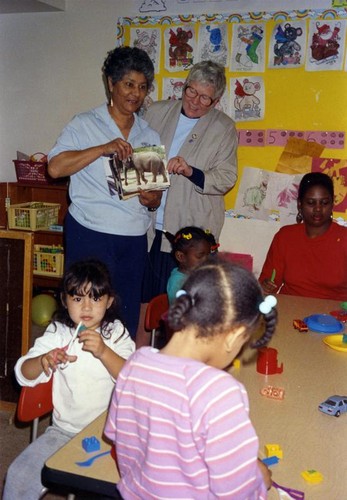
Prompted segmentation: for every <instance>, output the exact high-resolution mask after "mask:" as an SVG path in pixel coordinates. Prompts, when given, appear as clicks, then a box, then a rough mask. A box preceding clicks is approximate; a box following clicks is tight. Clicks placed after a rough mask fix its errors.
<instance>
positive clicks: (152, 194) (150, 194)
mask: <svg viewBox="0 0 347 500" xmlns="http://www.w3.org/2000/svg"><path fill="white" fill-rule="evenodd" d="M162 195H163V191H159V190H156V191H142V190H141V191H140V194H139V202H140V203H141V205H143V206H144V207H147V208H158V207H159V206H160V202H161V197H162Z"/></svg>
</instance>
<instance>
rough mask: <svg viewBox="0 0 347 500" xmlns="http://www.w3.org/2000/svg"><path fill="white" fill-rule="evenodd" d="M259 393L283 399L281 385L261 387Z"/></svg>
mask: <svg viewBox="0 0 347 500" xmlns="http://www.w3.org/2000/svg"><path fill="white" fill-rule="evenodd" d="M260 394H261V395H262V396H266V397H267V398H271V399H284V389H283V388H282V387H274V386H273V385H268V386H266V387H263V388H262V389H261V390H260Z"/></svg>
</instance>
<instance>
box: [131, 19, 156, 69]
mask: <svg viewBox="0 0 347 500" xmlns="http://www.w3.org/2000/svg"><path fill="white" fill-rule="evenodd" d="M130 45H131V46H132V47H138V48H139V49H142V50H144V51H145V52H147V54H148V55H149V57H150V58H151V61H152V63H153V64H154V71H155V73H158V72H159V59H160V49H161V46H160V29H158V28H136V29H135V28H131V29H130Z"/></svg>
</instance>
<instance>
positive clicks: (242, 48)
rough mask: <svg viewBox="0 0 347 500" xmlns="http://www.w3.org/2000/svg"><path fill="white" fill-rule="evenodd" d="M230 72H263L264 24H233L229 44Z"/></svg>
mask: <svg viewBox="0 0 347 500" xmlns="http://www.w3.org/2000/svg"><path fill="white" fill-rule="evenodd" d="M231 47H232V49H231V56H230V69H231V71H238V72H240V71H247V72H263V71H264V70H265V24H264V23H257V24H235V25H234V26H233V33H232V43H231Z"/></svg>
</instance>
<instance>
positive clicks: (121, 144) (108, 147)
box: [103, 137, 133, 161]
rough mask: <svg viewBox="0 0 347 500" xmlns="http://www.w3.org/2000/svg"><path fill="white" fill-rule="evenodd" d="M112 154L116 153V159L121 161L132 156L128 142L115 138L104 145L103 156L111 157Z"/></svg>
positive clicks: (131, 149)
mask: <svg viewBox="0 0 347 500" xmlns="http://www.w3.org/2000/svg"><path fill="white" fill-rule="evenodd" d="M114 153H117V156H118V158H119V159H120V160H122V161H123V160H126V159H127V158H129V156H131V155H132V154H133V148H132V146H131V144H129V142H127V141H125V140H124V139H121V138H120V137H117V139H114V140H113V141H111V142H107V143H106V144H104V150H103V154H104V155H111V154H114Z"/></svg>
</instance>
